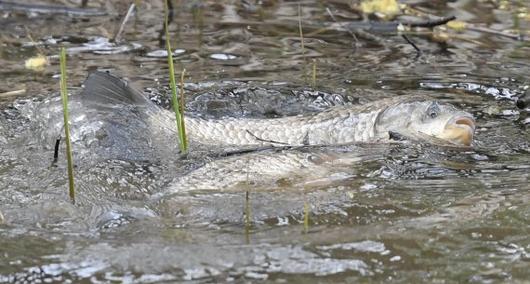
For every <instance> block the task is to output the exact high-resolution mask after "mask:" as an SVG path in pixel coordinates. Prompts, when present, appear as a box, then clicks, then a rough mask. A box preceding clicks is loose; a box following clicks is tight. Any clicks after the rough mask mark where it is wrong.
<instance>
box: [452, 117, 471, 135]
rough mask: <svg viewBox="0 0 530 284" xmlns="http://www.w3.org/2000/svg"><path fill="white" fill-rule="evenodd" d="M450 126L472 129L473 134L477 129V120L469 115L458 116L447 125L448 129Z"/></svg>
mask: <svg viewBox="0 0 530 284" xmlns="http://www.w3.org/2000/svg"><path fill="white" fill-rule="evenodd" d="M449 126H452V127H459V128H466V127H468V128H470V129H471V132H473V133H474V132H475V128H476V125H475V119H474V118H473V117H472V116H469V115H458V116H455V117H453V118H452V119H451V120H449V121H448V122H447V123H446V125H445V127H446V128H447V127H449Z"/></svg>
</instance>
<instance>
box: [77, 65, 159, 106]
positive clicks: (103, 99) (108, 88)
mask: <svg viewBox="0 0 530 284" xmlns="http://www.w3.org/2000/svg"><path fill="white" fill-rule="evenodd" d="M83 85H84V88H83V91H82V92H81V98H82V100H83V101H84V102H86V103H90V104H97V105H103V106H113V105H116V104H122V105H124V104H125V105H143V104H150V103H151V102H150V101H149V99H148V98H147V97H145V96H144V95H142V93H141V92H140V91H138V90H136V89H135V88H133V87H132V86H130V84H129V82H127V81H125V80H122V79H120V78H118V77H116V76H114V75H112V74H110V73H107V72H101V71H96V72H94V73H92V74H90V75H89V76H88V78H87V79H86V80H85V82H84V83H83Z"/></svg>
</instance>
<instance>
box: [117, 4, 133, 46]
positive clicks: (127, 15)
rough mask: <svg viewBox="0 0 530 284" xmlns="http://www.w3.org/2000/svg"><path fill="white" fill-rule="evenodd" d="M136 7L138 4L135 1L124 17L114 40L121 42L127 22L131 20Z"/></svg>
mask: <svg viewBox="0 0 530 284" xmlns="http://www.w3.org/2000/svg"><path fill="white" fill-rule="evenodd" d="M135 8H136V5H135V4H134V3H131V5H130V6H129V10H127V14H125V17H124V18H123V21H122V22H121V25H120V29H119V30H118V32H117V33H116V35H115V36H114V42H120V41H121V35H122V33H123V30H124V29H125V24H127V22H128V21H129V18H130V17H131V15H132V14H133V13H134V9H135Z"/></svg>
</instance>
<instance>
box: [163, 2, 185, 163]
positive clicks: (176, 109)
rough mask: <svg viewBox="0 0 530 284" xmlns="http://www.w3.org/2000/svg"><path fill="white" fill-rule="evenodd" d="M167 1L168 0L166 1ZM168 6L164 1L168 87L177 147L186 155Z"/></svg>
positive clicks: (182, 103)
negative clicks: (170, 39)
mask: <svg viewBox="0 0 530 284" xmlns="http://www.w3.org/2000/svg"><path fill="white" fill-rule="evenodd" d="M168 1H169V0H168ZM168 15H169V11H168V4H167V1H164V33H165V36H166V50H167V63H168V65H169V85H170V87H171V101H172V105H173V111H174V112H175V118H176V122H177V132H178V137H179V147H180V151H181V152H182V153H186V152H187V150H188V142H187V138H186V131H185V129H184V107H183V106H184V93H183V91H184V87H183V83H181V85H182V87H181V93H180V100H181V101H182V102H179V99H178V97H177V85H176V82H175V67H174V65H173V53H172V51H171V44H170V42H169V29H168ZM183 81H184V70H183V71H182V74H181V82H183Z"/></svg>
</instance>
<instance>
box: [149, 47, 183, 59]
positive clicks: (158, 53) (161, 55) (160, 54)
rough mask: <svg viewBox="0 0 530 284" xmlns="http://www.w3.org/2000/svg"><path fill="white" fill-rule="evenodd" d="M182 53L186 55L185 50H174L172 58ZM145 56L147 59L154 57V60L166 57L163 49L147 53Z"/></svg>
mask: <svg viewBox="0 0 530 284" xmlns="http://www.w3.org/2000/svg"><path fill="white" fill-rule="evenodd" d="M183 53H186V50H185V49H180V48H178V49H175V50H174V51H173V52H172V54H173V56H179V55H181V54H183ZM145 56H147V57H156V58H166V57H167V50H165V49H157V50H153V51H150V52H148V53H146V54H145Z"/></svg>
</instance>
